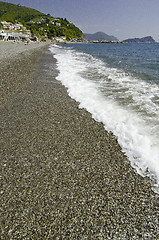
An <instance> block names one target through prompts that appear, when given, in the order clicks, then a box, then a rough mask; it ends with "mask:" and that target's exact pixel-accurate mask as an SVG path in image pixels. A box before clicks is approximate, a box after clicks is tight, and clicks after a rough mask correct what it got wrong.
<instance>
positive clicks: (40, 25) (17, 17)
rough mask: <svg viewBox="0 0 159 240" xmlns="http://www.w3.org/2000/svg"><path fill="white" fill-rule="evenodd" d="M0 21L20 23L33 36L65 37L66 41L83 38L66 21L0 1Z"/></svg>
mask: <svg viewBox="0 0 159 240" xmlns="http://www.w3.org/2000/svg"><path fill="white" fill-rule="evenodd" d="M2 21H7V22H12V23H22V24H23V26H25V27H26V28H27V29H28V30H30V31H31V33H32V35H33V36H34V35H36V36H40V37H48V38H50V39H51V38H53V37H61V36H66V39H67V40H70V39H72V38H77V39H79V38H83V33H82V31H81V30H80V29H79V28H77V27H76V26H75V25H74V24H73V23H71V22H69V21H68V20H67V19H63V18H54V17H52V16H50V15H49V14H48V15H46V14H44V13H41V12H39V11H37V10H35V9H32V8H27V7H23V6H20V5H16V4H11V3H6V2H2V1H0V22H2Z"/></svg>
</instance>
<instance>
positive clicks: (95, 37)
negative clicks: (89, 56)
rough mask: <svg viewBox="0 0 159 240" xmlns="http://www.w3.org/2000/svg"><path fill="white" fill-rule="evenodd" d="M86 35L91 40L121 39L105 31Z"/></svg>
mask: <svg viewBox="0 0 159 240" xmlns="http://www.w3.org/2000/svg"><path fill="white" fill-rule="evenodd" d="M84 36H85V38H86V39H87V40H90V41H119V40H118V39H117V38H116V37H114V36H110V35H107V34H106V33H104V32H96V33H94V34H90V33H84Z"/></svg>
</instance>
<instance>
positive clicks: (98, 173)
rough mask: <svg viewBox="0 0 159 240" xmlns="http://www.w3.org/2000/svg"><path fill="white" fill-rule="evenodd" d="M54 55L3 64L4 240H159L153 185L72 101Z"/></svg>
mask: <svg viewBox="0 0 159 240" xmlns="http://www.w3.org/2000/svg"><path fill="white" fill-rule="evenodd" d="M26 47H28V46H26ZM4 48H5V47H4ZM47 48H48V45H44V46H40V47H39V48H35V49H32V50H31V49H30V50H28V51H21V52H18V51H20V50H16V51H17V52H16V55H14V54H12V52H11V53H10V54H11V56H10V59H9V58H8V59H5V61H1V63H2V64H1V71H0V72H1V79H4V82H5V83H7V84H6V85H5V87H3V88H2V93H3V95H0V96H1V105H0V111H1V118H0V126H1V132H0V144H1V151H0V159H1V162H0V163H1V168H2V173H1V182H2V188H1V201H2V206H1V229H2V234H1V237H2V239H6V238H8V239H28V238H30V239H41V238H43V239H44V238H46V239H133V238H135V239H158V238H159V235H158V232H159V229H158V218H159V208H158V206H157V203H156V200H157V195H156V194H155V193H153V192H152V190H151V185H150V183H149V181H148V180H147V179H144V178H142V177H141V176H139V175H138V174H137V173H136V171H135V170H134V169H133V168H132V167H131V165H130V162H129V161H128V159H127V157H126V156H125V154H124V153H123V152H122V150H121V147H120V146H119V145H118V143H117V140H116V138H115V137H114V136H113V135H112V134H110V133H108V132H106V131H105V130H104V127H103V125H102V124H101V123H97V122H95V120H93V119H92V117H91V114H89V113H88V112H87V111H86V110H84V109H79V108H78V103H77V102H75V101H74V100H73V99H71V98H70V97H69V96H68V94H67V89H65V87H64V86H62V85H61V83H60V82H58V81H57V80H56V76H57V74H58V71H57V69H56V60H55V59H54V58H53V56H52V54H51V53H50V52H49V51H48V50H47ZM10 51H12V50H10ZM15 56H16V61H15ZM11 76H12V78H11ZM12 79H14V84H13V81H11V80H12ZM8 88H9V89H10V90H8Z"/></svg>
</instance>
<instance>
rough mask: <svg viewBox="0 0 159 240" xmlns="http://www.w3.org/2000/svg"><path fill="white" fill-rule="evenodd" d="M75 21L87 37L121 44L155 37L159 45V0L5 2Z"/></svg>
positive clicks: (18, 0) (28, 0)
mask: <svg viewBox="0 0 159 240" xmlns="http://www.w3.org/2000/svg"><path fill="white" fill-rule="evenodd" d="M3 2H10V3H15V4H20V5H21V6H27V7H31V8H34V9H37V10H39V11H41V12H43V13H46V14H48V13H49V14H50V15H52V16H53V17H63V18H67V19H68V20H69V21H72V22H73V23H74V24H75V25H76V26H77V27H79V28H80V29H81V30H82V31H83V32H84V33H95V32H97V31H103V32H105V33H107V34H109V35H114V36H116V37H117V38H118V39H119V40H124V39H126V38H134V37H145V36H148V35H150V36H152V37H153V38H154V39H155V40H156V41H158V42H159V0H3Z"/></svg>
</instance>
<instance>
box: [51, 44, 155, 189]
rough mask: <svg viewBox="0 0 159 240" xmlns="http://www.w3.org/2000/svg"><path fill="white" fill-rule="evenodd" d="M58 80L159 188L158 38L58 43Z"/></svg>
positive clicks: (53, 50)
mask: <svg viewBox="0 0 159 240" xmlns="http://www.w3.org/2000/svg"><path fill="white" fill-rule="evenodd" d="M50 51H51V52H52V54H53V56H54V57H55V58H56V59H57V68H58V70H59V74H58V76H57V80H59V81H60V82H61V83H62V84H63V85H64V86H65V87H66V88H67V89H68V94H69V95H70V97H71V98H73V99H75V100H76V101H78V102H79V103H80V104H79V108H85V109H86V110H87V111H88V112H90V113H91V114H92V117H93V118H94V119H95V120H96V121H97V122H102V123H103V126H104V128H105V130H107V131H109V132H112V133H113V134H114V135H115V136H116V138H117V139H118V142H119V144H120V146H121V147H122V150H123V152H125V153H126V155H127V157H128V159H129V160H130V162H131V165H132V167H133V168H135V169H136V170H137V172H138V173H139V174H140V175H142V176H143V177H148V178H150V179H151V182H152V186H153V190H154V191H155V192H157V193H159V44H158V43H152V44H151V43H125V44H124V43H109V44H108V43H87V44H82V43H79V44H78V43H76V44H61V45H60V44H59V45H58V44H57V45H56V44H54V45H52V46H50Z"/></svg>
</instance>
